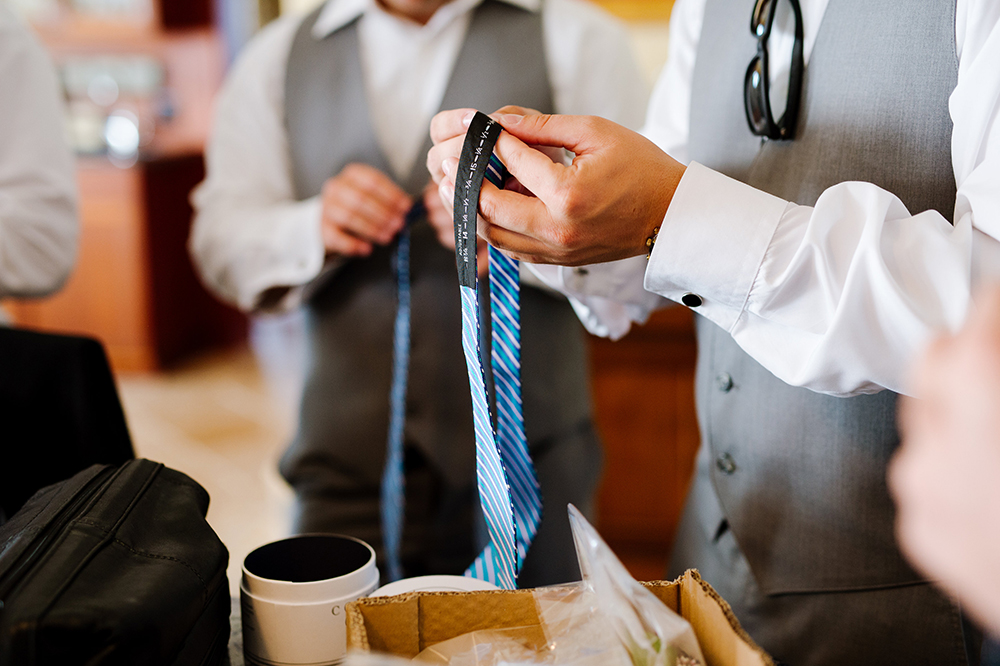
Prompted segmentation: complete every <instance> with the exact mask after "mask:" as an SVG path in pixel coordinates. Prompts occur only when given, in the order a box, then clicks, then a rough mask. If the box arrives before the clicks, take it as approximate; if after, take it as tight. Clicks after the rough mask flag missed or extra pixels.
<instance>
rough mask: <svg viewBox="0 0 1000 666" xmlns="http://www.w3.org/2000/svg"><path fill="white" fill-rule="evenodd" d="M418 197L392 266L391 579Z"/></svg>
mask: <svg viewBox="0 0 1000 666" xmlns="http://www.w3.org/2000/svg"><path fill="white" fill-rule="evenodd" d="M426 212H427V211H426V209H425V208H424V204H423V201H418V202H417V203H416V204H414V205H413V207H412V208H410V211H409V212H408V213H407V214H406V224H405V226H404V227H403V231H402V232H401V233H400V234H399V239H398V241H397V243H396V251H395V253H394V254H393V267H394V268H395V273H396V289H397V294H398V303H397V305H396V324H395V327H394V330H393V339H392V388H391V389H390V391H389V442H388V445H387V446H386V457H385V468H384V469H383V470H382V503H381V508H382V542H383V544H384V546H385V561H386V565H387V567H388V569H389V570H388V571H387V572H386V575H387V576H388V579H389V580H390V581H394V580H399V579H400V578H402V577H403V567H402V564H401V563H400V557H399V548H400V543H401V542H402V539H403V518H404V514H405V507H406V502H405V500H404V493H405V491H406V480H405V477H404V470H403V426H404V425H405V423H406V380H407V375H408V374H409V367H410V225H411V224H412V223H413V222H414V221H415V220H418V219H420V218H421V217H423V216H424V215H425V214H426Z"/></svg>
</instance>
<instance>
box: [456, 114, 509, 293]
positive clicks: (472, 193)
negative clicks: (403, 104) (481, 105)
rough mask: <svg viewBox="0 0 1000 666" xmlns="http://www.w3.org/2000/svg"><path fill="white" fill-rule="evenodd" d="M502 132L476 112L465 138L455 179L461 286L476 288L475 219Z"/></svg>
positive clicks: (493, 122)
mask: <svg viewBox="0 0 1000 666" xmlns="http://www.w3.org/2000/svg"><path fill="white" fill-rule="evenodd" d="M502 130H503V128H502V127H501V126H500V125H499V124H498V123H497V121H495V120H493V119H492V118H490V117H489V116H487V115H486V114H483V113H479V112H476V115H475V116H474V117H473V118H472V124H470V125H469V131H468V132H466V134H465V143H464V144H463V145H462V155H461V157H459V160H458V173H457V175H456V176H455V208H454V215H455V262H456V264H458V282H459V284H460V285H462V286H465V287H469V288H471V289H475V288H476V216H477V214H478V211H479V190H480V189H481V188H482V186H483V178H484V177H485V176H486V167H487V166H488V165H489V162H490V155H492V154H493V146H495V145H496V142H497V138H498V137H499V136H500V132H501V131H502Z"/></svg>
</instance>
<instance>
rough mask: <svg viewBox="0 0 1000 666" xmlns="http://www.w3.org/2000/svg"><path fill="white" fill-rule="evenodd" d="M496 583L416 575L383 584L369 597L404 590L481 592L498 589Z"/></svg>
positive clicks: (456, 577)
mask: <svg viewBox="0 0 1000 666" xmlns="http://www.w3.org/2000/svg"><path fill="white" fill-rule="evenodd" d="M499 589H500V588H498V587H497V586H496V585H493V584H492V583H487V582H486V581H484V580H479V579H478V578H468V577H466V576H417V577H415V578H404V579H403V580H397V581H396V582H395V583H389V584H388V585H383V586H382V587H380V588H378V589H377V590H375V591H374V592H372V593H371V594H370V595H368V596H369V597H391V596H392V595H394V594H405V593H406V592H483V591H486V590H499Z"/></svg>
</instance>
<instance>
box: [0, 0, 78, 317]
mask: <svg viewBox="0 0 1000 666" xmlns="http://www.w3.org/2000/svg"><path fill="white" fill-rule="evenodd" d="M78 233H79V225H78V223H77V215H76V172H75V171H74V166H73V154H72V151H71V150H70V148H69V143H68V141H67V140H66V126H65V120H64V113H63V102H62V97H61V94H60V88H59V81H58V79H57V76H56V72H55V68H54V67H53V65H52V62H51V61H50V60H49V56H48V54H46V53H45V51H44V50H43V49H42V47H41V45H40V44H39V43H38V41H37V40H36V39H35V37H34V35H32V34H31V33H30V32H29V30H28V28H27V27H26V26H25V25H24V24H22V23H21V21H20V19H18V18H17V17H16V16H14V15H13V14H12V13H11V11H10V10H9V9H8V8H6V7H5V6H3V5H2V4H0V299H4V298H8V297H35V296H44V295H46V294H49V293H52V292H53V291H55V290H56V289H58V288H59V287H60V286H62V284H63V282H64V281H65V280H66V278H67V276H68V275H69V272H70V269H71V268H72V267H73V263H74V261H75V260H76V246H77V236H78ZM5 321H6V317H5V315H4V312H3V310H2V309H0V323H4V322H5Z"/></svg>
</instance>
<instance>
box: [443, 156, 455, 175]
mask: <svg viewBox="0 0 1000 666" xmlns="http://www.w3.org/2000/svg"><path fill="white" fill-rule="evenodd" d="M456 164H458V160H456V159H455V158H454V157H449V158H448V159H446V160H445V161H444V162H441V171H444V175H445V176H451V174H452V173H454V171H455V165H456Z"/></svg>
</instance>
